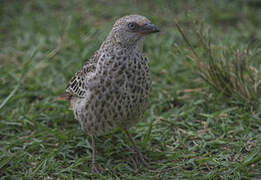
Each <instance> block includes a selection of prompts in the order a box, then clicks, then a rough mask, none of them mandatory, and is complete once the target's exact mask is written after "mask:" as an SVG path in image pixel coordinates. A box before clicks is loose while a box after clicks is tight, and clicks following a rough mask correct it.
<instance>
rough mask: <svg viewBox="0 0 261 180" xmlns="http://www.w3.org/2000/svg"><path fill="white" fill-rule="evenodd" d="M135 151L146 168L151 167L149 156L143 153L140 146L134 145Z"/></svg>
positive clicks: (137, 157)
mask: <svg viewBox="0 0 261 180" xmlns="http://www.w3.org/2000/svg"><path fill="white" fill-rule="evenodd" d="M134 151H135V152H136V159H139V160H140V161H141V163H142V164H143V165H144V166H145V167H146V168H149V167H150V165H149V163H148V162H147V160H148V158H147V157H146V156H144V155H143V154H142V152H141V151H140V149H139V148H138V147H134Z"/></svg>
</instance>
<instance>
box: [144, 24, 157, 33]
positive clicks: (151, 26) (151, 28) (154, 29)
mask: <svg viewBox="0 0 261 180" xmlns="http://www.w3.org/2000/svg"><path fill="white" fill-rule="evenodd" d="M159 31H160V29H159V28H158V27H157V26H155V25H154V24H150V23H146V24H144V25H143V26H142V27H141V33H142V34H150V33H156V32H159Z"/></svg>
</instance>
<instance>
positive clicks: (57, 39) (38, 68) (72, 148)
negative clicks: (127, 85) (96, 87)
mask: <svg viewBox="0 0 261 180" xmlns="http://www.w3.org/2000/svg"><path fill="white" fill-rule="evenodd" d="M259 5H260V4H259V3H255V1H225V0H220V1H205V0H204V1H181V0H177V1H173V2H172V1H161V0H155V1H153V2H152V1H149V0H145V1H135V0H132V1H119V0H109V1H94V0H86V1H85V0H79V1H63V2H62V1H52V0H45V1H40V0H35V1H25V0H20V1H14V0H11V1H2V2H1V6H0V42H1V43H0V87H1V88H0V129H1V131H0V177H1V179H18V178H21V179H86V178H90V177H93V178H97V179H260V178H261V155H260V154H261V135H260V134H261V115H260V110H261V107H260V105H259V104H258V103H256V104H255V108H254V109H252V110H250V109H251V108H250V106H252V105H251V104H249V103H247V102H246V101H241V100H240V98H231V97H228V96H226V95H225V94H224V93H223V91H222V90H219V91H216V90H215V89H214V88H212V87H211V86H209V84H208V83H206V82H205V81H203V80H202V79H201V77H200V75H199V74H198V67H197V66H196V65H195V64H192V63H193V62H192V61H191V59H189V58H188V57H187V55H188V53H189V51H188V46H187V44H186V42H185V41H184V39H183V38H182V35H181V34H180V33H179V31H178V29H177V28H176V25H175V21H177V22H178V23H179V24H180V26H182V28H183V29H187V30H188V29H192V28H193V27H194V23H193V22H195V21H196V22H197V21H202V22H204V24H207V25H208V27H209V29H210V31H211V33H210V37H209V38H211V42H212V43H214V44H215V46H216V47H222V50H224V51H226V52H228V54H233V52H235V49H243V50H244V48H245V47H246V46H247V45H248V44H249V43H251V42H253V41H254V42H255V44H256V46H257V47H260V44H261V33H260V31H259V27H260V25H261V23H260V22H261V21H260V20H261V14H260V11H259V10H260V7H259ZM133 13H138V14H142V15H145V16H147V17H148V18H150V19H151V20H152V22H153V23H155V24H157V25H159V26H160V27H161V29H162V31H161V33H159V34H157V35H156V34H155V35H153V36H151V37H149V38H147V40H146V42H145V48H144V50H145V53H146V54H147V56H148V57H149V58H150V66H151V73H152V77H153V92H152V96H151V104H150V107H149V108H148V110H147V112H146V114H145V117H144V119H143V120H142V121H140V122H139V123H138V124H137V125H136V126H135V127H133V128H132V129H131V132H132V133H133V134H134V136H135V138H136V141H137V143H138V144H139V145H140V146H141V147H142V148H143V151H144V154H146V156H147V157H148V158H149V159H150V164H151V167H152V168H151V170H148V169H146V168H144V167H143V166H142V165H140V164H138V165H137V167H136V166H135V164H134V163H133V160H132V153H131V152H129V151H128V148H129V147H130V146H131V144H130V142H129V141H128V139H127V137H126V135H125V134H124V133H123V132H122V131H120V130H115V131H114V132H112V133H110V134H108V135H105V136H102V137H100V138H99V140H98V145H97V148H98V157H97V158H98V162H99V163H100V164H101V165H102V166H103V167H104V168H106V169H107V171H106V173H104V174H102V175H95V174H92V173H91V170H90V167H91V147H90V139H88V138H86V136H85V135H84V133H83V132H81V131H80V127H79V124H78V122H77V121H75V120H74V117H73V114H72V112H71V110H70V109H69V104H68V103H63V102H54V101H53V99H54V98H55V97H56V96H57V95H58V94H60V93H62V92H64V88H65V86H66V85H67V83H68V81H69V79H70V78H71V77H72V75H73V74H74V72H76V71H77V70H78V69H79V68H80V67H81V66H82V65H83V63H84V62H85V60H86V59H88V58H89V57H90V56H91V55H92V54H93V53H94V51H95V50H96V49H97V48H98V47H99V46H100V44H101V42H102V41H103V40H104V38H105V37H106V35H107V34H108V32H109V31H110V28H111V26H112V24H113V21H114V20H115V19H116V18H118V17H121V16H123V15H126V14H133ZM191 42H192V44H193V46H195V47H196V48H197V49H196V50H197V53H199V54H200V55H203V56H201V57H206V56H207V51H206V50H205V49H204V48H201V47H200V46H199V44H198V43H196V42H197V41H196V39H193V38H192V39H191ZM215 57H218V56H215ZM247 57H248V55H247ZM255 59H256V61H255V64H254V65H253V66H254V67H255V69H257V70H258V71H260V68H261V63H260V56H256V57H255ZM258 60H259V61H258ZM259 76H260V74H259ZM258 98H260V94H257V96H256V100H257V102H260V100H259V99H258Z"/></svg>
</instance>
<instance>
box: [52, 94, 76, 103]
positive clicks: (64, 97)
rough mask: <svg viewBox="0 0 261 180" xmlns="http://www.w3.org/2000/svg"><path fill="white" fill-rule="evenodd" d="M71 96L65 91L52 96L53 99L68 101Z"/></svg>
mask: <svg viewBox="0 0 261 180" xmlns="http://www.w3.org/2000/svg"><path fill="white" fill-rule="evenodd" d="M71 97H72V96H71V95H70V94H69V93H68V92H65V93H63V94H60V95H59V96H58V97H56V98H54V101H70V99H71Z"/></svg>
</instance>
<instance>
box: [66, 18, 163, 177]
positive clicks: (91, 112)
mask: <svg viewBox="0 0 261 180" xmlns="http://www.w3.org/2000/svg"><path fill="white" fill-rule="evenodd" d="M154 32H159V29H158V28H157V27H156V26H155V25H153V24H151V23H150V21H149V20H148V19H147V18H145V17H143V16H140V15H130V16H125V17H122V18H120V19H119V20H117V21H116V23H115V24H114V25H113V28H112V30H111V32H110V33H109V35H108V37H107V38H106V40H105V41H104V42H103V43H102V45H101V47H100V48H99V49H98V50H97V51H96V52H95V54H94V55H93V56H92V58H91V59H90V60H89V61H87V62H86V64H85V65H84V66H83V68H82V69H81V70H80V71H79V72H77V73H76V74H75V76H74V77H73V78H72V79H71V81H70V83H69V84H68V86H67V88H66V93H65V94H63V95H62V96H61V97H64V96H65V97H66V98H65V99H69V100H70V102H71V105H72V109H73V112H74V116H75V118H76V119H77V120H78V121H79V122H80V124H81V127H82V129H83V130H84V131H85V132H86V133H87V134H88V135H91V136H92V147H93V155H92V158H93V159H92V164H93V166H92V170H93V171H94V172H100V168H99V167H98V166H97V163H96V146H95V137H96V136H98V135H102V134H105V133H107V132H109V131H110V130H112V129H113V128H116V127H119V128H123V129H124V130H125V131H126V133H127V135H128V137H129V139H130V140H131V142H132V144H133V146H134V150H135V151H136V153H137V155H138V157H139V159H140V160H141V161H142V163H143V164H144V165H146V166H148V164H147V163H146V161H145V160H144V157H143V155H142V153H141V152H140V150H139V148H138V146H137V145H136V143H135V141H134V139H133V138H132V137H131V135H130V133H129V132H128V128H130V127H131V126H133V125H134V124H136V123H137V122H138V121H139V120H140V119H141V118H142V115H143V113H144V111H145V110H146V106H147V104H148V100H149V95H150V91H151V77H150V72H149V65H148V59H147V58H146V57H145V56H144V54H143V41H144V38H145V35H147V34H151V33H154Z"/></svg>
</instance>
